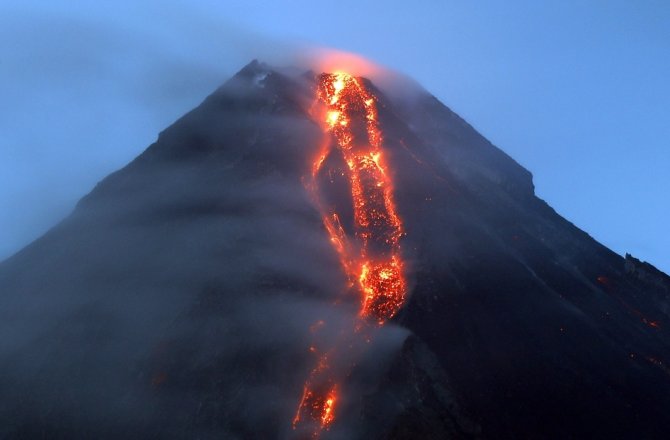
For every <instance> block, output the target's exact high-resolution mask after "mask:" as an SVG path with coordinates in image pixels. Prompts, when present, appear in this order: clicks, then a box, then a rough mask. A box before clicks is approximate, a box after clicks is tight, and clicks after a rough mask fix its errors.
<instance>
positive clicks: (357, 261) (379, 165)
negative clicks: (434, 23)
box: [312, 72, 406, 323]
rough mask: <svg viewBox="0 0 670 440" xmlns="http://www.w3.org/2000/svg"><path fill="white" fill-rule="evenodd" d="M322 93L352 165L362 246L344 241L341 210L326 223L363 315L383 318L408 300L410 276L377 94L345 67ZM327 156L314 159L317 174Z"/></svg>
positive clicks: (327, 79)
mask: <svg viewBox="0 0 670 440" xmlns="http://www.w3.org/2000/svg"><path fill="white" fill-rule="evenodd" d="M318 97H319V100H320V101H321V102H322V103H323V104H325V105H326V121H325V122H326V128H327V130H328V131H329V132H330V133H331V134H332V135H333V137H334V139H335V141H336V144H337V148H338V150H339V151H340V152H341V153H342V156H343V158H344V160H345V162H346V163H347V166H348V168H349V176H348V177H349V181H350V184H351V193H352V194H351V196H352V201H353V207H354V222H355V226H356V231H355V237H356V239H357V240H358V242H359V243H360V245H361V246H360V251H359V252H358V253H356V254H354V253H352V252H351V251H350V249H349V248H348V247H347V246H344V245H343V243H344V242H345V241H346V237H345V234H344V231H343V230H342V228H341V226H339V220H337V219H338V217H337V213H334V212H333V213H325V214H324V216H323V217H324V224H325V225H326V229H327V230H328V233H329V235H330V237H331V242H332V243H334V245H335V248H336V250H337V252H338V253H339V254H340V257H341V260H342V261H343V262H344V263H343V268H344V270H345V272H346V273H347V275H348V276H349V278H350V279H352V280H357V282H358V284H359V287H360V291H361V294H362V296H363V298H362V307H361V315H362V316H364V317H369V318H371V319H374V320H375V321H377V322H379V323H383V322H384V321H386V320H388V319H389V318H391V317H393V316H394V315H395V314H396V313H397V312H398V310H400V308H401V307H402V305H403V304H404V302H405V295H406V281H405V278H404V274H403V272H404V269H403V263H402V258H401V255H400V246H399V241H400V237H402V235H403V233H404V232H403V226H402V222H401V220H400V217H399V216H398V214H397V213H396V208H395V203H394V200H393V185H392V182H391V179H390V177H389V173H388V172H387V165H386V163H385V161H384V156H383V152H382V132H381V129H380V127H379V124H378V122H377V119H378V115H377V107H376V105H375V97H374V96H373V95H372V94H371V93H370V91H369V90H367V88H366V87H365V85H364V84H363V82H362V81H361V80H360V79H358V78H356V77H353V76H351V75H349V74H346V73H342V72H337V73H333V74H323V75H321V77H320V81H319V84H318ZM323 158H325V156H324V155H322V156H319V158H318V160H317V161H316V162H315V164H314V166H313V169H312V171H313V175H312V177H313V178H316V176H317V173H318V172H319V170H320V169H321V167H322V166H323V161H324V159H323ZM333 218H334V219H336V220H333Z"/></svg>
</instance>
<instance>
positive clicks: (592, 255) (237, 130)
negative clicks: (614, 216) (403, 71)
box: [0, 62, 670, 439]
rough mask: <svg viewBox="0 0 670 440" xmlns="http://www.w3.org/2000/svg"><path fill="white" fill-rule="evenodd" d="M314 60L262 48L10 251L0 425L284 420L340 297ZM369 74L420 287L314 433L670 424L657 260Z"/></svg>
mask: <svg viewBox="0 0 670 440" xmlns="http://www.w3.org/2000/svg"><path fill="white" fill-rule="evenodd" d="M315 78H316V76H315V75H314V74H313V73H310V72H308V73H305V74H299V75H297V74H293V73H287V71H284V70H278V69H274V68H272V67H270V66H267V65H264V64H261V63H258V62H252V63H251V64H249V65H248V66H246V67H245V68H244V69H242V70H241V71H240V72H239V73H238V74H237V75H235V76H234V77H233V78H232V79H230V80H229V81H228V82H226V83H225V84H224V85H223V86H222V87H221V88H219V89H218V90H216V91H215V92H214V93H213V94H212V95H210V96H209V97H207V99H205V101H204V102H203V103H202V104H201V105H200V106H198V107H197V108H196V109H194V110H192V111H191V112H189V113H187V114H186V115H185V116H184V117H182V118H181V119H179V120H178V121H176V122H175V123H174V124H173V125H172V126H170V127H169V128H167V129H166V130H165V131H163V132H162V133H161V134H160V135H159V137H158V139H157V141H156V142H155V143H154V144H152V145H151V146H150V147H149V148H148V149H147V150H146V151H144V152H143V153H142V154H141V155H140V156H138V157H137V158H136V159H135V160H133V161H132V162H131V163H130V164H128V165H127V166H126V167H124V168H123V169H121V170H119V171H117V172H115V173H113V174H111V175H110V176H108V177H107V178H105V179H104V180H103V181H102V182H100V183H99V184H98V185H97V186H96V187H95V189H94V190H93V191H92V192H91V193H90V194H88V195H87V196H86V197H84V198H83V199H82V200H81V201H80V202H79V204H78V205H77V207H76V209H75V210H74V212H73V213H72V215H71V216H69V217H68V218H67V219H65V220H64V221H63V222H62V223H60V224H59V225H57V226H56V227H54V228H53V229H52V230H51V231H49V232H48V233H47V234H46V235H44V236H43V237H42V238H40V239H39V240H37V241H35V242H34V243H32V244H31V245H29V246H28V247H26V248H25V249H23V250H22V251H21V252H19V253H18V254H16V255H15V256H13V257H11V258H9V259H8V260H6V261H4V262H3V263H1V264H0V390H2V393H1V395H2V396H3V398H2V399H0V421H2V423H0V437H6V438H119V437H121V436H125V437H130V438H146V437H154V438H231V439H234V438H240V439H247V438H291V437H292V436H293V435H294V431H293V430H292V428H291V420H292V419H293V417H294V414H295V409H296V405H297V403H298V401H299V399H300V395H301V392H302V387H303V382H304V379H305V377H307V376H308V375H309V371H310V369H311V368H312V367H313V362H314V358H313V357H312V356H311V355H310V353H309V350H308V347H310V344H312V342H313V338H315V337H318V338H322V339H329V338H330V339H332V338H335V337H336V335H337V334H339V332H340V329H341V328H343V327H344V326H346V325H348V324H349V323H350V320H351V309H352V307H353V306H352V305H351V304H350V303H351V302H352V301H351V300H350V299H347V298H345V299H342V292H343V291H346V284H347V280H346V277H345V274H343V273H342V270H341V269H340V264H339V262H338V255H337V254H336V253H335V252H334V251H333V249H332V247H331V246H330V243H329V240H328V235H327V234H326V233H325V230H324V226H323V222H322V219H321V217H320V214H319V212H318V210H317V208H316V207H315V205H314V202H313V200H312V199H311V198H310V196H309V194H308V192H307V191H306V190H305V185H304V176H305V175H306V174H308V173H309V169H310V166H311V160H312V159H313V157H314V154H315V153H316V150H317V149H318V146H319V145H320V144H321V143H322V142H323V131H322V130H321V128H320V126H319V124H318V123H317V122H316V121H314V118H313V117H312V116H311V113H310V109H311V106H312V104H313V101H314V90H315ZM363 82H364V83H365V84H366V87H367V88H368V89H369V90H371V91H372V93H373V94H374V96H375V99H376V101H377V104H378V118H379V124H380V127H381V129H382V132H383V138H384V143H383V145H384V154H385V157H386V160H387V162H388V164H389V166H390V169H391V170H392V172H393V182H394V192H395V201H396V205H397V210H398V214H399V216H400V217H401V218H402V219H403V222H404V230H405V233H406V236H404V237H403V239H402V240H403V241H402V249H403V253H404V255H405V259H406V261H407V277H408V284H409V287H410V289H409V291H410V296H409V299H408V301H407V303H406V304H405V306H404V307H403V308H402V310H401V311H400V312H399V313H398V314H397V315H396V316H394V318H393V319H392V322H391V323H390V324H389V325H386V326H384V327H383V328H380V329H378V331H377V332H376V334H375V338H374V342H373V343H371V344H370V348H369V350H368V351H367V352H366V353H365V354H364V355H363V356H362V357H361V358H360V359H358V361H357V365H356V368H355V369H353V370H352V372H351V374H349V375H348V377H347V383H346V386H345V389H344V390H343V396H344V398H343V399H342V400H343V403H342V405H341V406H340V407H339V409H338V412H337V417H336V420H335V422H334V423H333V425H332V428H330V429H329V430H328V431H324V432H323V433H322V437H323V438H324V439H325V438H334V439H335V438H343V439H353V438H361V439H362V438H365V439H368V438H380V439H382V438H383V439H386V438H388V439H442V438H463V439H466V438H486V439H507V438H509V439H519V438H529V439H530V438H532V439H536V438H665V437H666V436H667V432H668V430H669V429H670V419H668V418H667V417H665V414H666V413H667V411H668V410H670V366H669V365H668V364H667V362H670V339H669V333H668V325H669V324H670V301H669V298H668V296H669V295H670V278H669V277H668V276H667V275H665V274H663V273H662V272H660V271H658V270H656V269H655V268H654V267H653V266H651V265H649V264H647V263H642V262H640V261H638V260H636V259H635V258H633V257H631V256H626V258H622V257H621V256H619V255H617V254H615V253H613V252H612V251H610V250H609V249H607V248H606V247H604V246H602V245H601V244H599V243H598V242H596V241H595V240H593V239H592V238H591V237H590V236H589V235H588V234H586V233H585V232H583V231H581V230H579V229H578V228H576V227H575V226H574V225H572V224H571V223H570V222H569V221H567V220H565V219H564V218H562V217H561V216H560V215H558V214H557V213H556V212H555V211H554V210H553V209H552V208H551V207H550V206H548V205H547V204H546V203H545V202H544V201H542V200H541V199H539V198H537V197H536V196H535V194H534V188H533V183H532V176H531V174H530V173H529V172H528V171H527V170H525V169H524V168H522V167H521V166H520V165H519V164H517V163H516V162H515V161H514V160H513V159H511V158H510V157H509V156H507V155H506V154H505V153H503V152H502V151H501V150H499V149H498V148H496V147H495V146H493V145H492V144H491V143H490V142H488V141H487V140H486V139H485V138H483V137H482V136H481V135H479V134H478V133H477V132H476V131H475V130H474V129H473V128H472V127H471V126H470V125H468V124H467V123H466V122H465V121H463V120H462V119H461V118H460V117H458V115H456V114H455V113H453V112H452V111H451V110H449V109H448V108H447V107H446V106H444V105H443V104H442V103H440V102H439V101H438V100H437V99H435V98H434V97H433V96H431V95H430V94H429V93H427V92H425V91H422V90H416V91H414V92H412V93H406V91H403V93H394V90H393V89H392V88H391V89H390V88H388V86H387V87H386V88H384V89H383V90H380V89H378V88H377V87H376V86H375V84H373V83H372V82H370V81H368V80H363ZM332 178H333V179H336V178H337V177H336V176H335V177H332ZM334 304H338V305H337V306H334ZM315 322H325V324H324V325H325V330H323V331H321V332H320V333H318V335H317V336H314V333H312V332H310V331H309V329H310V328H311V327H313V326H314V325H315Z"/></svg>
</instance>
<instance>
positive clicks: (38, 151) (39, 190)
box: [0, 0, 670, 272]
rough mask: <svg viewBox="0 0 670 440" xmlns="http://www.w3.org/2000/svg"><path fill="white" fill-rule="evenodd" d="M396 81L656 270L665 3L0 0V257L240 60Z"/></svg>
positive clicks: (663, 150)
mask: <svg viewBox="0 0 670 440" xmlns="http://www.w3.org/2000/svg"><path fill="white" fill-rule="evenodd" d="M306 47H328V48H336V49H339V50H343V51H348V52H353V53H357V54H360V55H361V56H363V57H366V58H369V59H370V60H372V61H374V62H376V63H379V64H381V65H384V66H387V67H389V68H392V69H395V70H398V71H400V72H402V73H405V74H407V75H409V76H410V77H412V78H414V79H415V80H416V81H418V82H419V83H420V84H421V85H423V86H424V87H425V88H426V89H427V90H429V91H430V92H431V93H433V94H434V95H435V96H437V97H438V98H439V99H440V100H441V101H442V102H444V103H445V104H446V105H448V106H449V107H450V108H451V109H452V110H454V111H455V112H457V113H458V114H460V115H461V116H462V117H463V118H465V119H466V120H467V121H468V122H469V123H470V124H472V125H473V126H474V127H475V128H476V129H477V130H479V131H480V132H481V133H482V134H483V135H484V136H486V137H487V138H488V139H489V140H491V142H493V143H494V144H495V145H497V146H498V147H499V148H501V149H502V150H504V151H505V152H507V153H508V154H509V155H510V156H512V157H513V158H514V159H516V160H517V161H518V162H519V163H520V164H521V165H523V166H524V167H526V168H527V169H529V170H530V171H531V172H532V173H533V175H534V182H535V185H536V192H537V194H538V196H539V197H541V198H543V199H545V200H546V201H547V202H548V203H549V204H550V205H551V206H552V207H554V208H555V209H556V210H557V211H558V212H559V213H560V214H561V215H563V216H564V217H566V218H567V219H568V220H570V221H571V222H573V223H574V224H576V225H577V226H578V227H580V228H581V229H583V230H585V231H586V232H588V233H589V234H590V235H592V236H593V237H595V238H596V239H597V240H598V241H600V242H601V243H603V244H605V245H606V246H608V247H610V248H612V249H613V250H614V251H616V252H618V253H620V254H623V253H625V252H630V253H632V254H633V255H634V256H636V257H638V258H640V259H643V260H646V261H649V262H650V263H652V264H654V265H656V266H657V267H659V268H660V269H663V270H664V271H666V272H669V271H670V253H668V251H667V249H669V248H670V234H668V229H669V228H668V224H669V223H670V203H668V199H669V197H668V190H670V145H669V144H670V110H669V108H670V81H669V80H668V79H669V78H670V56H669V55H668V54H670V3H669V2H668V1H667V0H658V1H652V0H640V1H635V2H633V1H629V0H628V1H625V0H608V1H605V0H594V1H591V2H582V1H575V0H569V1H563V2H551V3H549V2H537V1H516V0H506V1H502V0H501V1H478V2H457V1H421V0H417V1H413V2H407V1H385V2H361V1H338V2H328V3H323V2H314V1H293V2H270V1H266V2H254V1H249V0H246V1H239V2H238V1H213V0H211V1H197V2H195V1H194V2H186V1H175V2H169V3H168V2H161V1H157V0H156V1H144V2H130V1H117V2H93V1H68V2H65V1H33V0H22V1H17V0H14V1H12V0H9V1H5V2H3V4H2V6H0V53H1V54H2V57H1V58H0V97H1V98H2V101H3V105H2V106H1V107H0V260H1V259H4V258H6V257H8V256H10V255H11V254H13V253H14V252H16V251H17V250H19V249H20V248H22V247H23V246H25V245H27V244H28V243H30V242H31V241H32V240H34V239H35V238H37V237H38V236H40V235H41V234H43V233H44V232H46V230H48V228H50V227H51V226H53V225H55V224H56V223H57V222H58V221H59V220H61V219H62V218H63V217H65V216H66V215H67V214H68V213H69V212H70V211H71V210H72V209H73V207H74V205H75V203H76V201H77V200H78V199H79V198H81V197H82V196H83V195H85V194H86V193H88V192H89V191H90V190H91V189H92V187H93V186H94V185H95V183H96V182H98V181H99V180H101V179H102V178H103V177H104V176H106V175H107V174H109V173H110V172H112V171H114V170H116V169H118V168H120V167H121V166H123V165H125V164H126V163H128V162H129V161H130V160H132V159H133V158H134V157H135V156H137V155H138V154H139V153H141V152H142V151H143V150H144V149H145V148H146V147H147V146H148V145H149V144H150V143H151V142H153V141H154V140H155V139H156V137H157V135H158V133H159V132H160V131H161V130H162V129H164V128H165V127H166V126H168V125H169V124H170V123H172V122H173V121H174V120H175V119H177V118H178V117H180V116H181V115H182V114H184V113H186V112H187V111H188V110H190V109H191V108H193V107H194V106H195V105H197V104H198V103H199V102H200V101H202V100H203V99H204V97H205V96H207V95H208V94H209V93H211V92H212V91H213V90H214V89H215V88H216V87H217V86H218V85H220V84H221V83H222V82H224V81H225V80H226V79H227V78H229V77H230V76H231V75H232V74H234V73H235V72H236V71H237V70H239V69H240V68H241V67H242V66H243V65H244V64H246V63H248V62H249V61H250V60H251V59H253V58H258V59H260V60H267V61H268V62H270V63H283V62H286V61H285V60H290V59H291V58H292V57H294V56H295V55H296V54H297V53H299V52H300V51H302V50H304V48H306Z"/></svg>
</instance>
